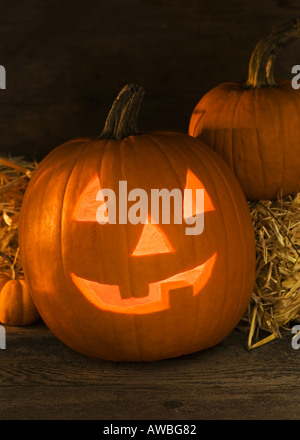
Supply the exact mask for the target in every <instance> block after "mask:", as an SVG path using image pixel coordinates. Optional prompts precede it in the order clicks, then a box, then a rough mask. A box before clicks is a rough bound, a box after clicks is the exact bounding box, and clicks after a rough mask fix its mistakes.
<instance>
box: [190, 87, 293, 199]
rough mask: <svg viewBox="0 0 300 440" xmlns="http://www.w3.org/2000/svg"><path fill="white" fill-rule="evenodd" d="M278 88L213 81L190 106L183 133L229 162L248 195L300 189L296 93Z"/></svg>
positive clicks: (258, 196) (271, 195) (273, 195)
mask: <svg viewBox="0 0 300 440" xmlns="http://www.w3.org/2000/svg"><path fill="white" fill-rule="evenodd" d="M277 82H278V84H279V88H275V87H266V88H262V89H245V88H244V87H243V83H242V82H232V83H225V84H221V85H218V86H217V87H215V88H214V89H212V90H211V91H210V92H208V93H207V94H206V95H205V96H204V97H203V98H202V99H201V100H200V102H199V103H198V104H197V106H196V107H195V109H194V111H193V114H192V117H191V120H190V125H189V134H190V135H191V136H195V137H198V138H199V139H201V140H202V141H203V142H205V143H206V144H207V145H209V146H210V147H211V148H213V149H214V150H215V151H216V152H217V153H218V154H220V155H221V156H222V157H223V159H224V160H225V161H226V162H227V163H228V164H229V166H230V167H231V169H232V170H233V171H234V173H235V175H236V176H237V178H238V180H239V182H240V184H241V186H242V188H243V190H244V192H245V195H246V197H247V198H248V199H249V200H270V199H274V198H276V195H277V193H278V192H279V191H282V195H283V196H285V195H287V194H293V193H295V192H297V191H299V190H300V124H299V120H298V115H299V114H300V93H299V90H294V89H293V88H292V87H291V82H290V81H287V80H277Z"/></svg>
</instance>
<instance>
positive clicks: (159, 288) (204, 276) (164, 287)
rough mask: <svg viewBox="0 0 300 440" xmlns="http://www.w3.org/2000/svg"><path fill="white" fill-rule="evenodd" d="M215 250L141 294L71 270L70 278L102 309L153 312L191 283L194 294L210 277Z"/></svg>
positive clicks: (137, 312)
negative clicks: (125, 292) (133, 294)
mask: <svg viewBox="0 0 300 440" xmlns="http://www.w3.org/2000/svg"><path fill="white" fill-rule="evenodd" d="M216 258H217V254H216V253H215V254H214V255H213V256H212V257H211V258H209V259H208V260H207V261H206V262H205V263H204V264H202V265H200V266H196V267H195V268H194V269H191V270H188V271H185V272H181V273H179V274H176V275H174V276H172V277H170V278H167V279H165V280H161V281H157V282H155V283H150V284H149V293H148V295H147V296H146V297H142V298H136V297H131V298H125V299H123V298H122V297H121V294H120V290H119V287H118V286H115V285H109V284H101V283H97V282H95V281H90V280H86V279H84V278H81V277H78V276H76V275H75V274H74V273H71V277H72V280H73V282H74V284H75V285H76V286H77V287H78V289H79V290H80V291H81V292H82V293H83V294H84V296H85V297H86V299H87V300H88V301H90V302H91V303H93V304H94V305H96V306H97V307H99V308H100V309H102V310H111V311H114V312H119V313H133V312H134V313H136V314H142V313H143V314H144V313H153V312H157V311H161V310H165V309H168V308H169V307H170V305H172V295H174V294H175V293H176V290H178V292H179V293H180V289H181V288H182V287H190V289H191V290H190V295H191V296H196V295H198V294H199V292H200V291H201V290H202V289H203V287H204V286H205V285H206V284H207V282H208V280H209V278H210V277H211V274H212V271H213V268H214V265H215V261H216Z"/></svg>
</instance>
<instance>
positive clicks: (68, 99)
mask: <svg viewBox="0 0 300 440" xmlns="http://www.w3.org/2000/svg"><path fill="white" fill-rule="evenodd" d="M298 6H300V2H299V1H297V0H281V1H277V0H264V1H261V0H243V1H242V0H226V1H224V0H213V1H207V0H130V1H124V0H123V1H122V0H109V1H104V0H98V1H97V0H95V1H92V0H84V1H83V0H80V1H79V0H65V1H59V0H43V1H42V2H41V1H38V0H28V1H26V2H17V1H16V0H12V1H10V2H4V1H2V2H1V8H0V64H2V65H4V67H5V68H6V73H7V89H6V90H0V123H1V127H0V145H1V147H0V152H2V153H3V152H6V153H8V152H9V153H10V154H12V155H20V154H22V155H26V156H27V157H28V158H37V159H40V158H42V157H43V156H44V155H45V154H46V153H48V152H49V151H50V150H51V149H52V148H54V147H55V146H57V145H59V144H60V143H62V142H64V141H66V140H68V139H70V138H74V137H78V136H95V135H97V134H98V133H99V132H100V131H101V129H102V126H103V124H104V120H105V117H106V114H107V112H108V110H109V108H110V105H111V103H112V101H113V99H114V98H115V96H116V94H117V93H118V91H119V90H120V89H121V88H122V87H123V86H124V85H125V84H126V83H129V82H136V83H138V84H140V85H142V86H143V87H144V88H145V90H146V95H145V98H144V105H143V107H142V110H141V114H140V119H139V128H140V129H141V130H149V129H163V128H168V129H175V130H182V131H186V130H187V128H188V122H189V117H190V114H191V112H192V110H193V108H194V106H195V104H196V103H197V101H198V99H200V97H201V96H202V95H203V94H204V93H205V92H207V91H208V90H209V89H210V88H211V87H213V86H214V85H216V84H218V83H220V82H224V81H228V80H232V79H241V78H245V77H246V75H247V67H248V60H249V56H250V53H251V50H252V48H253V47H254V45H255V43H256V42H257V40H258V39H259V38H260V37H261V36H263V35H264V34H265V33H267V32H268V31H269V30H270V29H271V27H272V26H274V25H276V24H279V23H281V22H284V21H286V20H289V19H290V18H293V17H294V16H296V15H297V14H300V9H299V8H298ZM294 64H300V42H296V43H293V44H292V45H291V47H289V48H288V49H287V50H286V51H285V52H284V54H281V55H280V57H279V59H278V63H277V73H278V75H280V76H285V77H291V73H290V70H291V67H292V65H294Z"/></svg>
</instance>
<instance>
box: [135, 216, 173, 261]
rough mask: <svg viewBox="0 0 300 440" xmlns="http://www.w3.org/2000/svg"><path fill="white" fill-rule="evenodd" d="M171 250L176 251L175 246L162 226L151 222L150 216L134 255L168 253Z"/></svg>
mask: <svg viewBox="0 0 300 440" xmlns="http://www.w3.org/2000/svg"><path fill="white" fill-rule="evenodd" d="M170 252H175V250H174V249H173V246H172V245H171V243H170V242H169V240H168V238H167V237H166V235H165V234H164V232H163V231H162V230H161V229H160V227H159V226H158V225H157V224H152V223H151V217H149V218H148V219H147V222H146V223H145V225H144V228H143V230H142V234H141V236H140V239H139V241H138V244H137V245H136V248H135V249H134V251H133V253H132V256H134V257H137V256H142V255H156V254H167V253H170Z"/></svg>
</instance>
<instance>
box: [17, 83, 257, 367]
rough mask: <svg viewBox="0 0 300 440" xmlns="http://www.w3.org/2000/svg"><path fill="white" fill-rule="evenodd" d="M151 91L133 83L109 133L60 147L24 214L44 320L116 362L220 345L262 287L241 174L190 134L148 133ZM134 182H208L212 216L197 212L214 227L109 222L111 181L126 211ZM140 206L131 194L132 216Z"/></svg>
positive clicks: (152, 185) (28, 257) (65, 337)
mask: <svg viewBox="0 0 300 440" xmlns="http://www.w3.org/2000/svg"><path fill="white" fill-rule="evenodd" d="M143 94H144V91H143V89H142V88H141V87H138V86H134V85H130V86H126V87H125V88H124V89H123V90H122V91H121V93H120V94H119V96H118V97H117V99H116V101H115V103H114V105H113V107H112V110H111V112H110V114H109V116H108V119H107V121H106V124H105V128H104V130H103V132H102V134H101V136H100V137H99V138H81V139H75V140H71V141H69V142H66V143H65V144H63V145H61V146H59V147H57V148H56V149H55V150H54V151H53V152H51V153H50V154H49V155H48V156H47V157H46V158H45V159H44V160H43V161H42V162H41V164H40V165H39V167H38V168H37V170H36V172H35V174H34V176H33V177H32V179H31V181H30V183H29V186H28V188H27V191H26V194H25V197H24V201H23V205H22V210H21V216H20V226H19V245H20V255H21V261H22V267H23V269H24V273H25V277H26V280H27V282H28V286H29V289H30V292H31V294H32V296H33V298H34V301H35V304H36V306H37V308H38V310H39V312H40V314H41V316H42V318H43V320H44V321H45V323H46V324H47V325H48V326H49V328H50V329H51V330H52V332H53V333H54V334H55V335H56V336H57V337H58V338H59V339H60V340H62V341H63V342H64V343H65V344H67V345H68V346H69V347H71V348H73V349H74V350H77V351H78V352H80V353H82V354H85V355H88V356H92V357H98V358H101V359H105V360H115V361H152V360H158V359H164V358H170V357H175V356H180V355H183V354H187V353H191V352H195V351H198V350H201V349H205V348H207V347H211V346H213V345H215V344H217V343H218V342H220V341H221V340H222V339H223V338H225V336H227V335H228V334H229V333H230V332H231V331H232V329H233V328H234V327H235V326H236V324H237V323H238V321H239V320H240V318H241V317H242V315H243V313H244V312H245V310H246V308H247V306H248V303H249V301H250V297H251V293H252V288H253V283H254V268H255V244H254V232H253V227H252V222H251V217H250V213H249V209H248V205H247V202H246V199H245V196H244V194H243V192H242V189H241V187H240V185H239V183H238V181H237V180H236V178H235V176H234V174H233V173H232V171H231V170H230V169H229V167H228V166H227V165H226V163H225V162H224V161H223V160H222V159H221V158H220V157H219V156H218V155H217V154H216V153H215V152H213V151H212V150H211V149H209V148H207V147H206V146H205V145H204V144H203V143H202V142H201V141H199V140H197V139H195V138H193V137H191V136H189V135H187V134H181V133H176V132H150V133H140V132H138V130H137V128H136V119H137V113H138V110H139V107H140V103H141V100H142V97H143ZM124 181H125V182H126V184H127V186H128V193H129V192H130V191H131V190H135V189H137V188H140V189H143V190H144V191H145V192H146V194H147V195H149V196H150V194H151V190H152V189H167V190H169V191H172V190H173V189H180V190H181V191H182V192H183V191H184V189H185V188H190V189H192V190H193V191H194V190H195V189H202V190H203V191H204V206H203V209H202V213H201V212H198V211H197V204H196V205H193V206H192V217H193V218H194V219H195V218H198V217H197V216H199V215H202V214H203V212H204V229H203V232H202V233H201V234H198V235H187V234H186V229H185V228H186V226H187V225H186V224H185V223H182V224H175V222H174V221H173V220H174V216H173V214H172V215H171V219H170V224H162V222H160V221H157V222H155V221H153V219H152V218H151V216H150V215H149V216H148V217H147V218H144V219H143V221H141V222H137V224H132V223H130V222H127V224H126V222H124V223H123V221H122V222H121V221H118V222H116V223H115V224H114V222H113V221H112V218H111V217H110V216H109V215H108V216H107V221H103V224H99V222H98V221H97V210H98V208H99V206H100V208H101V206H102V205H101V203H102V202H101V201H100V199H101V197H100V199H99V194H100V195H101V191H103V190H104V189H110V190H113V191H114V192H115V194H116V196H117V199H119V201H120V200H121V206H120V209H119V207H118V209H117V211H118V214H120V211H122V212H123V214H124V206H125V205H124V204H125V195H124V194H121V193H120V191H121V190H120V182H124ZM99 192H100V193H99ZM132 207H133V201H131V202H130V201H128V206H127V208H125V214H126V213H127V209H128V212H129V210H130V209H131V208H132ZM171 207H172V204H171ZM182 209H183V208H182V206H180V210H182ZM195 209H196V211H195ZM105 212H106V213H108V212H109V209H108V206H107V208H106V209H104V210H103V212H102V214H103V215H104V214H105ZM174 215H175V214H174ZM117 217H118V216H117ZM123 220H124V219H123ZM156 220H158V219H156Z"/></svg>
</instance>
